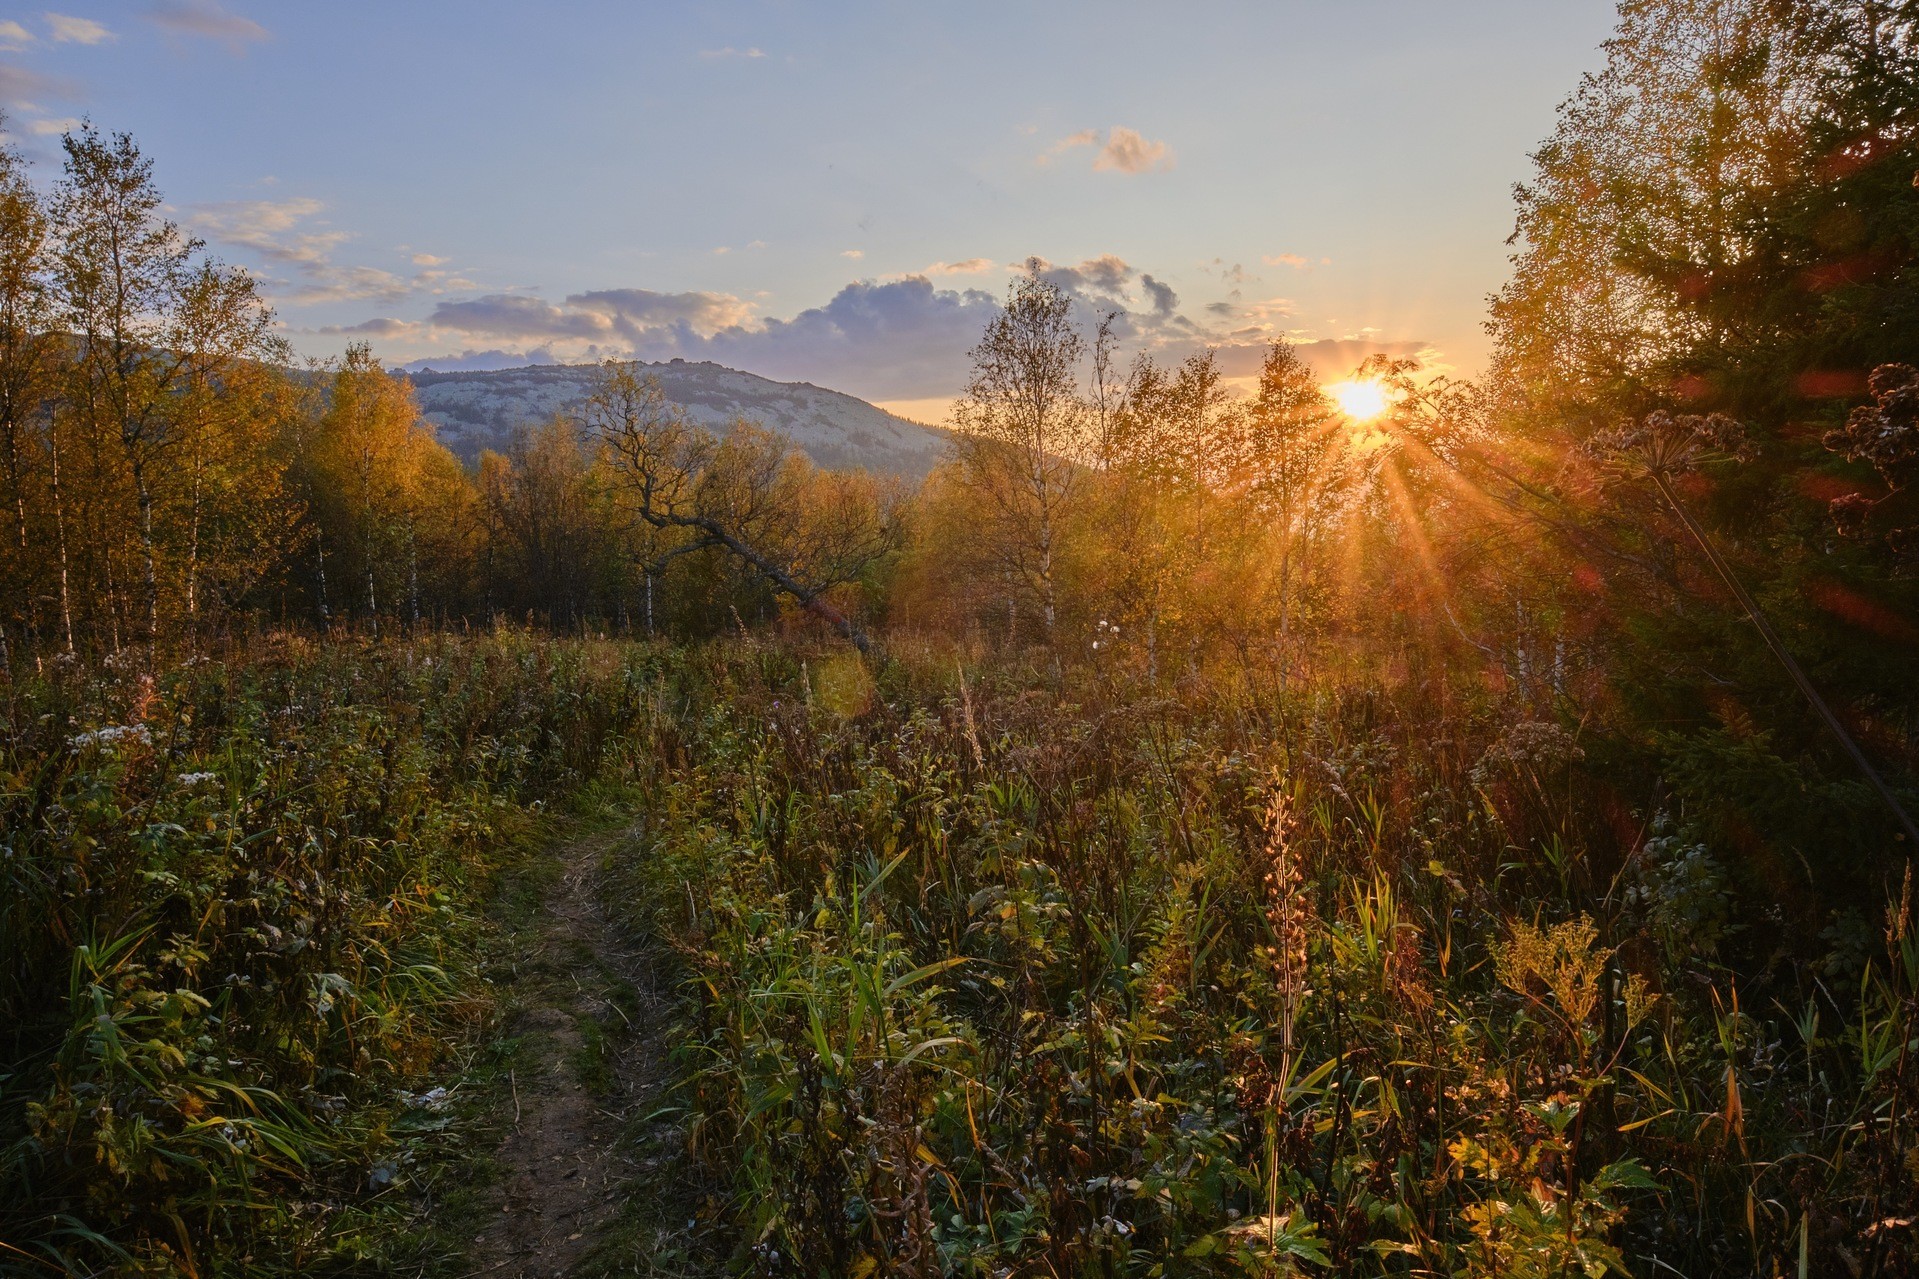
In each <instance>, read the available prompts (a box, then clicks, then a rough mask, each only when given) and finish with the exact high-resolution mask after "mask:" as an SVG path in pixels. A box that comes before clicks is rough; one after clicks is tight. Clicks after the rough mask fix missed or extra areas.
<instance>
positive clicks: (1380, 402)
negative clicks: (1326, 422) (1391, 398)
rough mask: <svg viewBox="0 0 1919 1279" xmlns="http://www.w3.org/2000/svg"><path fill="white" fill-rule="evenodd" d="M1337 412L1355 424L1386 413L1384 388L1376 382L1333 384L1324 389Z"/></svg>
mask: <svg viewBox="0 0 1919 1279" xmlns="http://www.w3.org/2000/svg"><path fill="white" fill-rule="evenodd" d="M1326 394H1328V395H1330V396H1332V397H1333V403H1335V404H1337V405H1339V411H1340V412H1341V413H1344V414H1345V415H1346V416H1347V417H1349V418H1351V419H1353V420H1354V421H1355V422H1365V421H1368V420H1370V419H1372V418H1376V417H1378V416H1379V415H1380V414H1381V413H1384V412H1385V411H1386V404H1387V401H1386V388H1385V387H1384V386H1381V385H1380V384H1379V383H1378V382H1334V383H1333V384H1332V385H1331V386H1328V387H1327V388H1326Z"/></svg>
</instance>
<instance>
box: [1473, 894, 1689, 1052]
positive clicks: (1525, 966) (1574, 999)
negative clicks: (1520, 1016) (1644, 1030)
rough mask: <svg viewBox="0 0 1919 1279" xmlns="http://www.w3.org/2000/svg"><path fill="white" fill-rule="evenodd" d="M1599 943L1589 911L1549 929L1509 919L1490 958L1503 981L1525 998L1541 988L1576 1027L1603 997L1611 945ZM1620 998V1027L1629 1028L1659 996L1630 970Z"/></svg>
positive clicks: (1586, 1018)
mask: <svg viewBox="0 0 1919 1279" xmlns="http://www.w3.org/2000/svg"><path fill="white" fill-rule="evenodd" d="M1598 943H1599V929H1598V927H1597V926H1596V925H1595V924H1594V923H1593V921H1592V917H1591V916H1590V915H1586V914H1581V915H1580V916H1579V918H1577V919H1568V920H1563V921H1561V922H1560V923H1557V924H1554V925H1553V926H1552V927H1550V928H1540V927H1538V926H1536V925H1533V924H1528V923H1526V922H1525V921H1523V920H1514V921H1513V923H1512V930H1511V937H1510V939H1509V940H1508V941H1507V942H1506V944H1505V945H1503V946H1499V947H1496V948H1495V949H1494V953H1493V962H1494V966H1495V970H1496V971H1497V972H1498V974H1499V980H1500V983H1501V984H1502V985H1505V986H1506V987H1508V988H1510V989H1511V990H1514V991H1517V992H1518V993H1519V994H1522V995H1525V996H1528V997H1529V998H1536V997H1537V987H1540V986H1543V987H1544V988H1545V989H1546V990H1547V992H1549V993H1550V994H1551V995H1552V998H1553V1002H1554V1004H1556V1005H1557V1006H1558V1009H1559V1012H1560V1015H1561V1016H1563V1017H1564V1018H1565V1019H1566V1021H1567V1022H1568V1023H1569V1024H1571V1025H1573V1026H1575V1027H1581V1026H1584V1025H1585V1024H1586V1023H1587V1022H1588V1021H1590V1020H1591V1018H1592V1015H1593V1013H1594V1012H1595V1011H1597V1010H1598V1008H1599V1001H1600V1000H1601V999H1602V998H1604V996H1605V976H1606V964H1607V961H1608V960H1610V959H1611V958H1612V956H1613V953H1614V949H1615V948H1613V947H1609V946H1600V945H1599V944H1598ZM1620 998H1621V1002H1622V1003H1623V1004H1624V1005H1625V1014H1626V1016H1625V1026H1626V1028H1631V1027H1632V1026H1635V1025H1637V1024H1638V1023H1639V1022H1640V1020H1641V1019H1643V1018H1644V1017H1645V1016H1646V1014H1647V1013H1648V1012H1649V1011H1651V1008H1652V1005H1653V1003H1654V1002H1655V1001H1656V1000H1657V998H1658V996H1656V995H1654V994H1653V993H1652V992H1651V991H1650V990H1648V988H1647V986H1646V981H1645V979H1644V978H1643V977H1640V976H1638V975H1637V974H1633V975H1631V976H1628V977H1627V978H1626V980H1625V983H1624V985H1623V987H1622V988H1621V990H1620Z"/></svg>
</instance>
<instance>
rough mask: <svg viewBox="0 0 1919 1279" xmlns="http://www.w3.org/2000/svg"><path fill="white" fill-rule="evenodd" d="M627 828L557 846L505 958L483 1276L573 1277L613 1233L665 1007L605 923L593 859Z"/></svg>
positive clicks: (653, 1083) (476, 1251)
mask: <svg viewBox="0 0 1919 1279" xmlns="http://www.w3.org/2000/svg"><path fill="white" fill-rule="evenodd" d="M624 834H625V832H614V833H612V834H608V835H599V836H594V837H590V838H586V839H580V840H575V841H572V842H569V843H567V844H564V845H562V846H560V847H559V848H558V849H557V850H556V854H557V856H558V858H559V860H560V874H559V875H558V876H557V878H556V879H555V880H554V881H553V883H552V885H551V887H550V888H549V890H548V892H547V895H546V900H545V903H544V906H543V908H542V910H541V912H540V915H539V918H538V921H537V923H536V924H535V925H533V926H532V927H531V928H529V929H528V930H526V932H525V933H524V934H523V936H522V943H523V944H525V945H526V946H527V950H526V953H525V954H524V955H523V956H521V957H520V958H519V959H518V960H517V963H516V967H517V970H518V981H517V986H518V994H519V998H520V1001H521V1004H520V1008H519V1009H518V1011H517V1012H516V1013H515V1014H514V1016H513V1017H512V1019H511V1021H510V1022H509V1024H508V1026H507V1028H506V1029H507V1033H508V1034H509V1035H511V1036H517V1037H520V1039H521V1046H520V1049H519V1051H518V1052H517V1054H516V1064H515V1066H514V1068H513V1070H512V1073H511V1074H510V1076H509V1082H508V1094H509V1104H510V1105H511V1106H512V1114H511V1116H510V1118H509V1117H507V1116H503V1117H502V1118H503V1119H505V1120H506V1122H505V1123H503V1125H502V1126H503V1127H505V1128H506V1130H507V1135H506V1138H505V1140H504V1141H503V1142H502V1143H501V1146H500V1148H499V1151H498V1154H497V1159H498V1161H499V1163H500V1165H501V1168H502V1175H501V1181H500V1189H499V1192H498V1205H497V1209H496V1210H495V1211H493V1212H492V1213H491V1214H490V1215H489V1219H488V1221H487V1223H486V1224H485V1226H484V1227H483V1228H482V1230H481V1231H480V1233H479V1234H478V1236H477V1237H476V1238H475V1239H474V1241H473V1244H472V1247H471V1250H470V1252H469V1254H468V1256H469V1257H470V1259H471V1270H470V1273H471V1274H472V1275H474V1276H476V1277H477V1276H486V1277H487V1279H512V1277H517V1276H527V1277H528V1279H530V1277H531V1276H536V1275H537V1276H560V1275H571V1274H574V1273H576V1271H577V1270H578V1268H579V1267H580V1265H581V1263H582V1261H583V1259H585V1258H586V1257H587V1256H588V1254H589V1253H590V1251H591V1250H592V1248H593V1246H594V1245H595V1244H596V1243H598V1242H600V1241H601V1239H602V1238H603V1237H604V1236H605V1235H606V1233H607V1232H608V1231H609V1230H610V1229H611V1228H612V1227H613V1226H614V1224H615V1222H616V1218H617V1217H618V1214H619V1211H620V1207H621V1200H622V1194H623V1187H626V1186H628V1185H629V1184H630V1182H631V1179H632V1176H633V1174H634V1172H635V1170H636V1168H635V1164H634V1157H633V1155H632V1154H631V1153H630V1151H629V1148H628V1146H627V1144H626V1143H625V1142H624V1141H623V1135H624V1134H626V1133H627V1131H628V1129H629V1128H630V1125H631V1121H632V1119H633V1117H634V1116H636V1115H640V1114H644V1113H646V1109H645V1108H646V1107H648V1106H649V1105H650V1104H652V1103H653V1102H654V1101H655V1100H656V1099H657V1097H658V1096H659V1094H660V1092H661V1090H662V1088H663V1087H664V1083H665V1071H664V1069H663V1066H662V1063H661V1060H660V1055H659V1043H660V1037H661V1034H662V1027H663V1022H664V1019H665V1006H664V1001H663V1000H662V999H661V997H660V996H659V994H658V992H657V990H656V989H655V988H654V985H653V979H652V966H651V965H650V964H649V963H648V962H647V958H646V956H645V955H644V954H643V953H642V952H641V951H639V950H638V949H637V948H636V947H635V946H633V945H632V944H631V943H630V942H629V941H628V940H627V939H626V938H625V936H624V935H623V934H622V932H621V930H620V929H619V928H618V927H617V926H616V925H615V924H614V922H613V921H612V920H611V919H609V918H608V916H607V913H606V910H605V908H604V907H603V906H602V904H601V901H600V894H599V892H598V891H597V888H598V879H599V863H600V859H601V857H602V856H603V855H604V854H605V852H606V850H607V849H608V848H609V847H612V846H613V845H614V844H615V843H616V842H617V841H618V840H619V839H620V838H621V837H622V836H623V835H624Z"/></svg>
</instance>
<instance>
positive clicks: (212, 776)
mask: <svg viewBox="0 0 1919 1279" xmlns="http://www.w3.org/2000/svg"><path fill="white" fill-rule="evenodd" d="M219 780H220V774H218V773H181V774H180V775H179V776H178V777H176V778H174V779H173V781H174V784H175V785H177V786H181V787H185V788H186V789H188V790H191V789H192V788H193V787H195V786H205V785H206V784H207V783H208V782H217V781H219Z"/></svg>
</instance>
